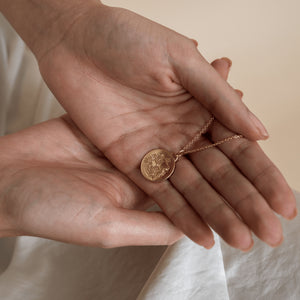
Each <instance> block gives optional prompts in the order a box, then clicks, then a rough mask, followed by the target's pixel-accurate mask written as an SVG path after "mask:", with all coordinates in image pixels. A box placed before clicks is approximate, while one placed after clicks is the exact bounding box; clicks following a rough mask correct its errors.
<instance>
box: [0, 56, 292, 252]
mask: <svg viewBox="0 0 300 300" xmlns="http://www.w3.org/2000/svg"><path fill="white" fill-rule="evenodd" d="M213 66H214V67H215V68H216V69H217V70H218V71H219V72H220V74H223V76H224V77H226V76H227V73H228V71H229V65H228V63H227V60H224V59H221V60H216V61H215V62H213ZM238 93H240V92H238ZM212 131H213V132H214V133H213V134H215V135H217V137H216V138H222V137H223V135H227V134H228V130H227V129H226V128H224V127H223V126H222V125H220V124H219V123H215V125H214V128H213V130H212ZM213 138H214V136H213ZM0 146H1V149H2V151H1V154H0V170H1V172H2V173H3V174H5V176H4V177H3V178H2V180H1V182H0V212H1V218H0V220H1V223H0V225H1V226H0V228H1V231H0V234H1V236H14V235H33V236H39V237H44V238H49V239H55V240H59V241H63V242H69V243H74V244H80V245H88V246H100V247H104V248H111V247H118V246H125V245H161V244H172V243H174V242H175V241H177V240H178V239H180V238H181V237H182V232H181V231H180V230H178V229H177V228H176V227H175V226H174V225H173V224H172V222H170V219H169V218H167V217H166V216H165V215H164V214H162V213H160V212H145V211H144V210H145V209H147V208H149V207H151V206H152V205H153V204H154V200H155V199H156V198H151V197H149V196H147V194H146V193H144V192H143V191H142V190H141V189H139V188H138V187H137V186H136V185H135V184H134V183H133V182H132V181H131V180H129V178H128V177H127V176H125V175H124V174H122V173H121V172H119V171H118V170H117V169H116V168H115V167H114V166H113V165H112V164H111V163H110V162H109V161H108V160H107V158H106V157H105V156H104V155H103V153H102V152H100V151H99V150H98V149H97V148H96V147H95V146H94V145H93V144H92V143H91V142H90V141H89V140H88V139H87V137H86V136H85V135H84V134H83V133H82V132H81V131H80V130H79V128H78V127H77V126H76V125H75V124H74V122H73V121H72V120H71V119H70V118H69V116H67V115H66V116H63V117H61V118H58V119H54V120H51V121H48V122H45V123H42V124H39V125H35V126H33V127H31V128H28V129H25V130H23V131H21V132H18V133H15V134H12V135H7V136H5V137H1V138H0ZM222 151H223V152H224V153H225V154H227V155H228V156H231V157H232V159H233V160H234V162H235V163H236V165H237V166H238V167H239V168H240V169H242V170H246V171H245V173H246V175H247V176H254V177H255V176H256V174H260V175H259V176H260V178H259V180H257V179H256V181H257V184H256V186H255V187H254V186H252V185H251V183H250V182H249V181H247V180H246V179H245V178H244V177H243V176H242V175H241V174H240V172H238V171H237V170H235V169H232V165H231V162H230V163H229V165H228V170H227V169H219V171H218V170H217V168H219V165H224V162H226V163H228V161H226V159H227V160H228V158H226V156H225V155H224V154H223V152H221V151H220V150H218V149H210V150H207V151H205V152H202V153H198V154H195V155H193V156H191V159H190V160H188V159H181V160H180V161H179V162H178V165H177V169H176V171H175V174H174V175H173V177H172V178H171V183H166V184H168V185H171V184H172V185H174V186H177V188H178V191H181V194H182V195H183V196H185V197H186V198H188V199H190V204H189V206H187V207H185V205H186V204H185V202H184V203H183V207H181V208H180V211H178V212H177V214H182V213H183V214H185V215H183V217H185V218H186V219H185V223H184V224H183V226H193V224H192V223H189V219H190V218H191V217H194V215H196V218H194V219H193V220H192V221H194V222H197V223H198V225H199V227H198V228H193V230H199V231H198V232H200V233H201V237H203V236H204V237H205V238H207V236H208V238H210V236H209V234H210V231H209V229H208V227H207V225H206V224H208V225H210V226H211V227H212V228H213V229H214V230H216V232H218V233H219V234H220V236H221V237H222V238H223V239H225V240H226V241H227V242H228V243H229V244H231V245H232V246H234V247H239V248H242V249H243V250H244V251H245V250H248V249H249V248H250V247H251V246H252V241H251V236H250V229H249V227H248V226H246V225H245V224H244V223H243V222H242V221H241V220H240V219H239V218H238V217H237V216H236V215H235V213H234V211H233V210H232V209H230V208H229V207H228V206H227V205H225V204H224V199H223V198H222V197H221V196H220V195H219V194H218V193H217V192H216V191H215V190H214V189H211V188H210V186H209V185H208V184H207V181H206V180H205V176H206V177H208V176H209V175H207V174H208V173H207V172H206V171H205V170H206V168H207V169H209V168H211V167H212V168H215V169H212V170H211V174H213V173H214V171H216V172H217V173H215V174H219V176H217V177H215V179H214V182H215V185H216V189H220V190H221V191H222V190H226V189H227V185H229V187H228V188H230V189H231V191H235V193H241V194H243V193H245V192H244V191H243V190H242V188H241V187H243V188H244V189H247V193H248V194H249V192H248V190H252V191H254V194H253V195H251V194H249V195H250V197H249V198H245V199H244V200H246V201H244V203H245V204H243V205H244V206H245V207H246V208H245V209H247V210H248V211H247V212H246V214H245V216H246V217H245V219H246V218H247V219H246V220H247V221H248V220H249V221H248V222H249V223H250V222H251V218H253V220H254V221H256V222H257V221H258V223H257V227H255V229H254V230H256V231H257V232H258V233H259V230H261V229H263V231H262V232H263V234H266V235H268V236H270V233H271V234H274V235H277V234H278V232H280V234H281V228H280V223H279V221H278V219H277V218H276V217H275V216H274V214H273V213H272V211H271V209H270V207H269V205H268V204H266V203H267V202H266V200H265V199H263V198H262V196H258V195H257V194H255V193H256V191H255V188H258V189H259V191H260V192H261V193H263V194H265V196H266V198H267V199H268V201H269V202H270V204H271V205H273V206H274V207H276V205H277V206H278V207H277V210H278V211H280V210H282V213H283V214H284V213H286V211H287V212H288V210H286V206H282V205H281V199H280V198H279V197H286V195H289V192H290V191H289V188H288V186H287V184H286V183H285V181H284V179H283V177H282V176H281V175H280V173H279V171H277V170H276V169H275V172H272V173H269V172H263V171H262V170H265V169H266V166H267V165H269V164H270V165H272V163H271V162H270V161H269V160H268V158H267V157H266V156H265V155H264V154H263V152H262V151H261V149H260V148H259V146H258V145H257V144H256V143H255V142H249V141H247V140H244V141H235V144H232V143H230V144H227V145H226V144H225V145H223V148H222ZM197 156H203V157H200V158H199V157H197ZM245 156H246V157H247V159H245V158H244V157H245ZM249 159H250V160H251V162H250V163H249ZM194 160H195V161H199V160H200V161H202V164H203V163H204V162H206V164H207V166H206V165H204V166H203V171H202V173H203V177H202V176H201V175H199V172H198V170H196V169H195V167H194V166H193V161H194ZM196 164H197V162H195V165H196ZM254 166H256V167H254ZM272 166H273V165H272ZM200 168H201V166H200ZM272 168H275V167H272ZM220 170H223V171H220ZM224 170H227V171H226V172H224ZM266 170H268V169H266ZM273 171H274V170H273ZM218 172H219V173H218ZM214 176H215V175H214ZM270 180H271V181H272V183H274V184H272V185H270V186H269V188H268V187H267V185H266V184H265V183H266V182H267V181H270ZM237 183H238V184H237ZM223 185H224V186H223ZM278 185H280V188H277V187H278ZM270 187H271V189H270ZM251 197H253V198H251ZM249 200H251V201H252V203H253V201H256V202H257V205H258V207H257V208H256V209H252V210H251V209H249V207H247V203H248V201H249ZM161 201H164V199H162V200H161ZM169 201H172V199H170V200H169ZM290 201H291V200H290ZM161 203H163V202H161ZM175 204H176V203H175ZM243 205H240V207H241V208H240V209H241V211H242V210H243ZM191 207H194V208H193V209H192V208H191ZM262 208H264V214H265V215H264V216H257V215H255V213H258V215H259V214H260V210H261V209H262ZM172 209H173V207H172V205H169V204H168V203H166V210H167V211H168V210H169V211H170V210H172ZM190 209H191V210H192V212H190ZM284 210H286V211H284ZM197 213H198V214H199V215H200V214H201V217H199V216H198V214H197ZM241 214H242V213H241ZM169 217H170V216H169ZM180 217H182V215H181V216H180ZM180 217H177V216H176V213H175V214H174V213H173V219H171V220H172V221H173V222H174V219H175V221H176V218H178V219H180ZM170 218H172V215H171V217H170ZM190 224H191V225H190ZM198 232H197V233H198ZM193 233H194V231H193ZM204 234H206V235H207V236H205V235H204ZM196 237H197V236H196ZM277 238H278V237H277ZM247 239H249V240H250V246H249V245H248V244H247V242H248V241H247ZM245 240H246V242H245ZM199 243H200V244H202V243H203V239H201V240H200V241H199ZM243 243H245V244H246V247H243V246H244V244H243ZM240 245H242V247H241V246H240ZM208 247H210V245H208Z"/></svg>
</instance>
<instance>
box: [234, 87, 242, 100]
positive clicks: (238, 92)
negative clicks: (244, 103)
mask: <svg viewBox="0 0 300 300" xmlns="http://www.w3.org/2000/svg"><path fill="white" fill-rule="evenodd" d="M235 92H236V93H237V95H238V96H239V97H240V99H242V98H243V96H244V93H243V92H242V91H241V90H237V89H236V90H235Z"/></svg>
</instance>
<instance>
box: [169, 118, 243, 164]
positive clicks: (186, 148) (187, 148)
mask: <svg viewBox="0 0 300 300" xmlns="http://www.w3.org/2000/svg"><path fill="white" fill-rule="evenodd" d="M214 119H215V118H214V117H211V118H210V119H209V120H208V121H207V122H206V123H205V124H204V126H203V127H202V128H201V129H200V131H199V132H198V133H197V134H196V135H195V136H194V137H193V138H192V140H191V141H190V142H188V143H187V144H186V145H185V146H184V147H183V148H182V149H181V150H180V151H178V152H177V153H176V154H175V157H176V158H175V162H176V161H177V160H178V159H179V158H180V157H181V156H183V155H185V154H190V153H195V152H199V151H203V150H206V149H209V148H213V147H216V146H218V145H221V144H224V143H226V142H229V141H231V140H233V139H240V138H242V137H243V136H242V135H237V134H235V135H232V136H230V137H227V138H224V139H222V140H220V141H217V142H215V143H213V144H209V145H205V146H202V147H199V148H196V149H190V148H191V147H192V146H193V145H194V144H195V143H196V142H198V141H199V140H200V139H201V137H202V136H203V134H205V133H206V132H207V131H208V129H209V127H210V126H211V124H212V123H213V121H214Z"/></svg>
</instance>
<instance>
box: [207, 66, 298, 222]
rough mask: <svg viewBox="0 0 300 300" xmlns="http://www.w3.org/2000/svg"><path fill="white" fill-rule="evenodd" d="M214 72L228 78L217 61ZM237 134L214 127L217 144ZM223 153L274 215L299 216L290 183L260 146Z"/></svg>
mask: <svg viewBox="0 0 300 300" xmlns="http://www.w3.org/2000/svg"><path fill="white" fill-rule="evenodd" d="M214 68H215V69H216V70H217V71H218V72H220V74H222V76H223V78H227V76H228V73H226V71H227V70H228V68H226V66H224V63H223V64H222V62H220V61H215V63H214ZM232 134H233V133H232V132H230V131H229V130H228V129H226V128H225V127H224V126H223V125H221V124H220V123H218V122H215V123H214V130H213V139H214V140H215V141H217V140H220V139H223V138H224V137H227V136H230V135H232ZM220 149H221V150H222V151H223V152H224V153H225V154H226V156H228V157H229V158H230V159H232V160H233V161H234V163H235V164H236V165H237V166H238V168H239V169H240V170H241V171H242V172H243V174H244V175H245V176H246V177H247V178H248V179H249V180H250V181H251V182H252V183H253V185H254V186H255V187H256V188H257V189H258V191H259V192H260V193H261V194H262V195H263V197H264V198H265V199H266V201H267V202H268V204H269V205H270V206H271V207H272V209H273V210H274V211H276V212H277V213H279V214H281V215H282V216H283V217H285V218H287V219H292V218H294V217H295V216H296V215H297V209H296V202H295V197H294V194H293V192H292V190H291V189H290V187H289V186H288V184H287V182H286V180H285V179H284V177H283V176H282V174H281V173H280V171H279V170H278V169H277V168H276V166H275V165H274V164H273V163H272V162H271V161H270V159H269V158H268V157H267V156H266V155H265V153H264V152H263V151H262V149H261V148H260V147H259V145H258V144H257V143H252V142H250V141H247V140H245V139H243V140H239V141H237V142H236V143H234V144H226V143H225V144H223V145H221V146H220Z"/></svg>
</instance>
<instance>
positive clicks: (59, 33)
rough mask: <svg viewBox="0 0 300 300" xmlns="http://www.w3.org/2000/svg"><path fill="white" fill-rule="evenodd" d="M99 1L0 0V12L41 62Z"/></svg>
mask: <svg viewBox="0 0 300 300" xmlns="http://www.w3.org/2000/svg"><path fill="white" fill-rule="evenodd" d="M95 6H98V7H99V6H102V4H101V2H100V1H98V0H65V1H61V0H45V1H40V0H32V1H27V0H14V1H11V0H0V11H1V13H3V15H4V16H5V17H6V18H7V20H8V21H9V22H10V23H11V25H12V26H13V27H14V28H15V30H16V31H17V33H18V34H19V35H20V36H21V38H22V39H23V40H24V42H25V43H26V44H27V45H28V47H29V48H30V49H31V50H32V52H33V53H34V54H35V56H36V58H37V59H38V60H39V58H40V57H42V56H43V55H45V54H46V53H47V52H48V51H49V50H51V49H52V48H54V47H56V46H57V45H58V44H60V43H61V42H63V40H64V37H65V36H66V33H67V32H68V31H69V30H70V29H71V28H72V27H73V26H74V25H75V24H76V22H77V21H78V20H79V19H80V17H81V16H83V15H84V14H86V13H87V12H88V11H90V9H91V8H93V7H95Z"/></svg>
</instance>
